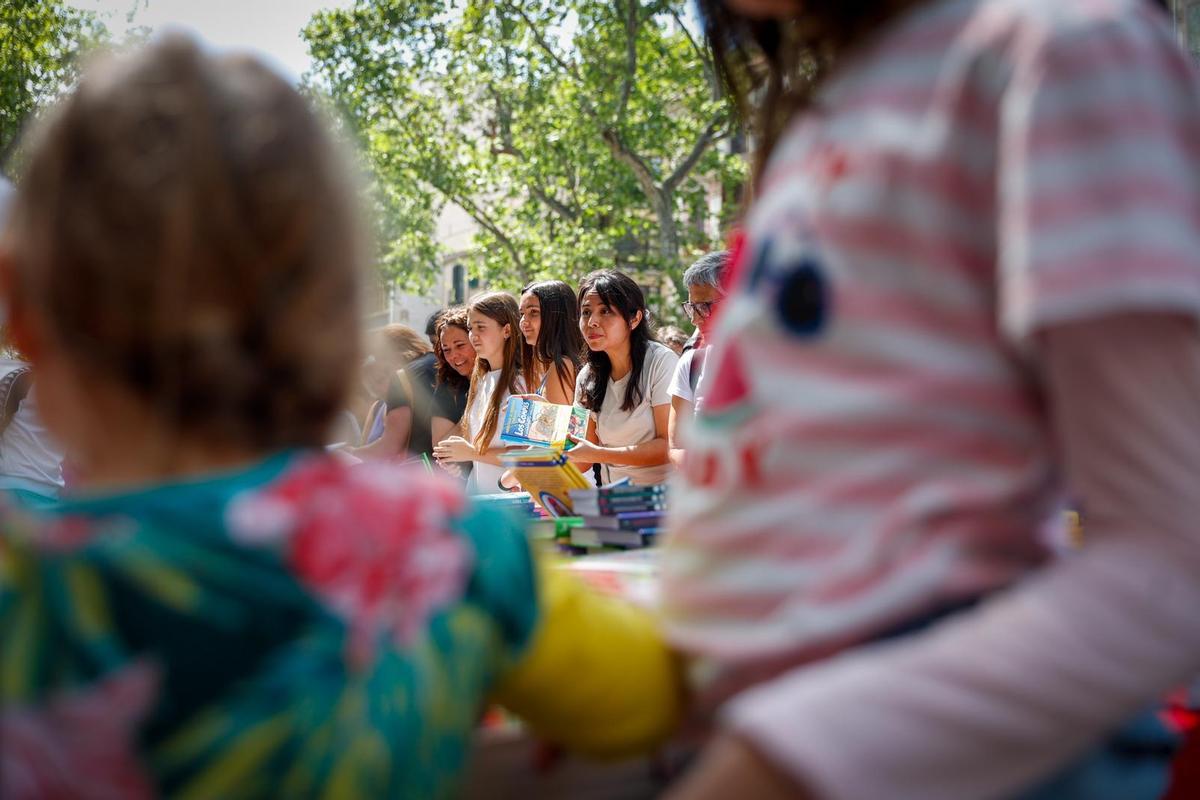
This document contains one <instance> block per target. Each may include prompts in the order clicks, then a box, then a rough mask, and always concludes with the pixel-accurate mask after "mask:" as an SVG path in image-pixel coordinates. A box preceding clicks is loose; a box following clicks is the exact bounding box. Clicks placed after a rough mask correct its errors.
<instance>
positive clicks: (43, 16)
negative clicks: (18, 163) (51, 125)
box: [0, 0, 104, 163]
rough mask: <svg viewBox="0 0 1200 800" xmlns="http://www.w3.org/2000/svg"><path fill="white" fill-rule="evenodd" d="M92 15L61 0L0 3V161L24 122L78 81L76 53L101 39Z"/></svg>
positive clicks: (8, 152)
mask: <svg viewBox="0 0 1200 800" xmlns="http://www.w3.org/2000/svg"><path fill="white" fill-rule="evenodd" d="M103 30H104V29H103V26H102V25H101V24H100V22H99V21H98V20H97V18H96V17H95V15H93V14H89V13H87V12H85V11H79V10H77V9H74V8H71V7H69V6H67V5H66V4H65V3H63V2H62V0H3V2H0V157H2V158H3V161H4V162H5V163H7V162H8V160H9V157H10V156H12V154H13V152H14V149H15V147H16V144H17V141H18V138H19V136H20V134H21V131H22V129H23V128H24V126H25V125H26V123H27V122H28V121H29V120H30V119H31V118H32V117H33V116H34V115H35V114H36V112H37V111H38V109H39V108H41V107H42V106H43V105H45V104H46V103H47V102H50V101H52V100H54V99H55V98H56V97H58V96H59V94H61V93H62V92H63V91H64V90H65V89H67V88H69V87H70V85H71V84H72V83H73V82H74V81H75V79H76V78H77V77H78V58H79V55H80V53H81V52H83V51H84V50H86V49H88V48H89V47H91V46H92V45H94V44H96V43H97V42H99V41H100V40H101V39H102V38H103Z"/></svg>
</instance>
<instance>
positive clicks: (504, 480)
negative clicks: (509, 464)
mask: <svg viewBox="0 0 1200 800" xmlns="http://www.w3.org/2000/svg"><path fill="white" fill-rule="evenodd" d="M500 488H501V489H503V490H504V491H506V492H519V491H521V482H520V481H519V480H517V476H516V475H515V474H514V473H513V471H512V470H511V469H506V470H504V474H503V475H501V476H500Z"/></svg>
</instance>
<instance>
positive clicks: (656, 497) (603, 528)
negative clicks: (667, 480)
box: [569, 484, 667, 550]
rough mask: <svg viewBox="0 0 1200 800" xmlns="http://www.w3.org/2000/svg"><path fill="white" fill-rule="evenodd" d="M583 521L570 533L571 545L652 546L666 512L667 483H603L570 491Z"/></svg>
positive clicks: (576, 509) (602, 547) (577, 513)
mask: <svg viewBox="0 0 1200 800" xmlns="http://www.w3.org/2000/svg"><path fill="white" fill-rule="evenodd" d="M569 495H570V497H571V504H572V506H573V508H574V513H575V515H576V516H578V517H580V518H581V519H582V520H583V524H581V525H579V526H577V527H574V528H572V529H571V532H570V544H571V546H572V547H574V548H577V549H581V550H598V549H608V548H618V549H636V548H642V547H651V546H653V545H654V544H655V543H656V541H657V539H658V536H659V534H660V533H661V532H662V529H663V525H664V524H665V520H666V514H667V487H666V486H633V485H629V484H624V485H616V486H604V487H601V488H599V489H573V490H571V491H570V492H569Z"/></svg>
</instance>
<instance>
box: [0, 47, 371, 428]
mask: <svg viewBox="0 0 1200 800" xmlns="http://www.w3.org/2000/svg"><path fill="white" fill-rule="evenodd" d="M348 174H350V173H349V172H348V170H347V167H346V162H345V161H343V159H342V158H340V157H339V154H338V153H337V152H336V148H335V147H334V146H333V144H332V142H331V140H330V138H329V136H328V134H327V132H326V129H325V126H324V125H323V124H322V122H321V121H320V120H319V119H318V117H317V115H316V114H314V112H313V110H312V109H311V108H310V106H309V104H308V102H307V101H306V100H305V99H304V98H303V97H302V96H301V95H300V93H299V92H297V91H296V90H295V89H294V88H293V87H292V86H290V85H289V84H288V82H287V81H286V80H284V79H283V78H282V77H280V76H279V75H278V74H276V73H275V72H273V71H272V70H270V69H268V68H267V67H266V66H264V65H263V64H262V63H261V62H259V61H257V60H256V59H253V58H250V57H247V56H220V55H213V54H211V53H208V52H206V51H204V50H203V49H201V47H200V46H198V45H197V44H196V43H194V42H193V41H192V40H191V39H189V38H187V37H185V36H182V35H167V36H164V37H162V38H160V39H158V40H157V41H156V42H154V43H152V44H150V45H148V46H146V47H144V48H141V49H139V50H137V51H135V52H133V53H131V54H128V55H125V56H122V57H118V58H112V59H110V60H108V61H106V62H103V63H101V64H99V65H97V66H96V67H95V68H93V69H90V70H88V71H87V72H86V73H85V74H84V76H83V78H82V80H81V81H80V82H79V85H78V88H76V90H75V91H74V92H73V93H72V94H71V95H70V96H68V97H67V98H66V100H65V101H64V102H63V103H62V104H61V105H60V106H59V107H58V108H56V109H55V110H54V111H53V113H52V114H51V115H50V116H49V118H48V119H47V120H45V123H44V126H43V127H42V128H41V129H40V130H39V131H38V132H37V135H36V139H35V142H34V146H33V149H32V155H31V157H30V160H29V163H28V167H27V169H26V172H25V174H24V176H23V180H22V181H21V184H20V188H19V189H18V193H17V200H16V202H15V204H14V208H13V217H12V221H11V225H10V226H9V227H8V229H7V235H8V242H7V243H6V244H7V249H8V251H9V253H10V255H11V263H12V277H13V281H12V287H11V289H12V293H11V297H10V300H11V303H12V308H13V313H14V316H16V315H18V314H28V315H30V316H33V315H36V316H37V317H38V318H39V319H40V320H41V321H42V322H43V323H44V326H45V329H46V331H47V333H48V335H49V336H50V337H51V339H52V341H53V342H54V344H55V346H56V347H57V348H59V349H61V350H62V352H63V353H64V354H65V355H66V356H67V357H68V358H69V359H70V360H71V362H72V365H73V366H74V367H76V368H77V369H78V370H79V371H80V372H81V374H82V375H84V376H85V377H86V378H88V379H89V380H91V381H93V382H94V383H95V384H101V383H111V384H112V385H114V386H116V387H119V388H120V389H122V390H123V391H125V392H127V393H129V394H130V396H131V397H133V398H134V399H136V400H137V401H139V402H140V403H142V404H144V405H145V406H146V408H147V410H148V413H151V414H153V415H154V416H155V417H157V418H158V421H160V422H161V423H162V424H163V425H164V427H166V428H167V429H168V430H169V431H171V432H172V433H173V434H174V435H177V436H181V437H187V438H196V439H201V438H202V439H204V440H206V441H208V442H211V443H214V444H221V445H226V446H228V445H235V446H240V447H246V446H250V447H254V448H258V449H264V450H265V449H275V448H283V447H297V446H317V445H320V444H322V443H323V442H324V441H325V437H326V434H327V432H328V429H329V426H330V423H331V422H332V420H333V418H334V416H335V415H336V414H337V412H338V411H339V410H340V409H341V408H342V406H343V402H344V398H345V395H346V392H347V390H348V389H349V386H350V383H351V380H352V378H353V376H354V375H355V374H356V372H357V369H358V365H359V357H358V356H359V347H360V341H361V336H360V330H359V326H360V320H361V317H360V314H359V304H358V296H359V270H360V269H361V267H362V261H361V257H362V254H363V251H362V248H361V240H360V238H359V228H358V220H357V215H356V213H355V207H354V206H355V204H354V192H353V190H352V189H351V187H350V186H349V185H348V182H347V179H346V176H347V175H348Z"/></svg>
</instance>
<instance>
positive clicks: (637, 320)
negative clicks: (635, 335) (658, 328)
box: [629, 311, 644, 330]
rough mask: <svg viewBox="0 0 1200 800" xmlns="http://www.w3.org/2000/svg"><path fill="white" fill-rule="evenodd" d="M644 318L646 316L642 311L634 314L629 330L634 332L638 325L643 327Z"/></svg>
mask: <svg viewBox="0 0 1200 800" xmlns="http://www.w3.org/2000/svg"><path fill="white" fill-rule="evenodd" d="M643 316H644V315H643V314H642V312H641V311H638V312H637V313H636V314H634V315H633V319H632V320H631V321H630V323H629V330H633V329H634V328H636V327H637V326H638V325H641V324H642V318H643Z"/></svg>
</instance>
